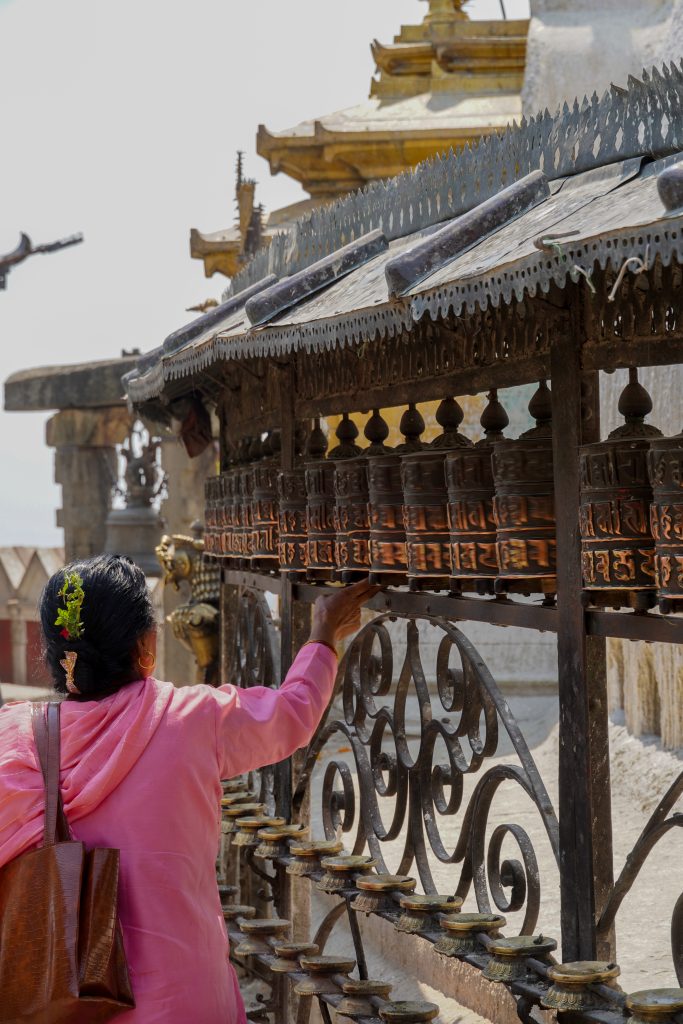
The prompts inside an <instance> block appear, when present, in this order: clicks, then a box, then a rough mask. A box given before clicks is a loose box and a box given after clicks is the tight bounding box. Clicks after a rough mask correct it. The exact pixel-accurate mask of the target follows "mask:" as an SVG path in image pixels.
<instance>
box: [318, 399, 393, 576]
mask: <svg viewBox="0 0 683 1024" xmlns="http://www.w3.org/2000/svg"><path fill="white" fill-rule="evenodd" d="M339 430H340V431H342V433H341V434H340V432H339V431H337V436H338V437H339V439H340V442H342V443H343V444H347V445H351V444H353V441H354V440H355V438H356V436H357V433H358V431H357V428H356V426H355V424H354V423H353V422H352V421H351V420H342V423H341V424H340V428H339ZM388 435H389V428H388V427H387V425H386V423H385V422H384V420H383V419H382V417H381V416H380V413H379V410H378V409H376V410H375V411H374V412H373V415H372V416H371V417H370V419H369V420H368V422H367V424H366V426H365V437H366V439H367V440H368V441H369V442H370V444H369V446H368V447H367V448H366V449H364V451H363V454H362V455H361V456H359V457H358V458H343V457H340V458H338V460H337V461H336V464H335V471H334V493H335V529H336V539H335V545H334V554H335V561H336V563H337V576H338V578H340V579H341V580H342V582H344V583H350V582H351V581H353V580H354V579H357V578H358V577H360V576H365V575H367V573H368V570H369V568H370V519H369V515H368V499H369V491H368V471H369V463H370V462H371V461H372V460H373V459H374V458H375V457H377V456H378V455H383V454H385V453H386V451H387V449H386V448H385V446H384V443H383V442H384V439H385V438H386V437H388ZM340 448H341V444H340ZM334 454H335V453H334V452H331V453H330V458H334Z"/></svg>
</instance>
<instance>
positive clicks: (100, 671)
mask: <svg viewBox="0 0 683 1024" xmlns="http://www.w3.org/2000/svg"><path fill="white" fill-rule="evenodd" d="M70 572H73V573H77V574H78V575H79V576H80V578H81V580H82V585H83V592H84V594H83V602H82V607H81V618H82V625H83V634H82V635H81V636H80V637H79V638H78V639H76V638H75V637H74V638H73V639H69V638H68V637H65V636H63V635H62V630H61V629H60V628H59V625H58V624H57V622H55V619H57V618H58V612H59V609H60V607H61V605H62V603H63V594H62V590H61V588H62V587H63V583H64V579H65V575H66V574H68V573H70ZM40 620H41V625H42V630H43V638H44V645H45V646H44V652H45V661H46V663H47V666H48V668H49V670H50V674H51V676H52V679H53V681H54V686H55V689H56V690H57V691H58V692H59V693H66V692H67V688H66V672H65V671H64V668H63V667H62V665H61V662H62V661H63V660H64V655H65V652H66V651H74V652H75V653H76V655H77V658H76V664H75V666H74V683H75V685H76V687H77V688H78V691H79V693H81V694H83V695H84V696H92V697H96V696H103V695H104V694H107V693H112V692H113V691H115V690H117V689H118V688H119V687H120V686H123V685H125V683H129V682H132V681H133V680H135V679H137V678H138V676H137V675H136V667H135V645H136V641H137V640H138V639H139V638H140V637H142V636H144V634H145V633H147V632H149V631H150V630H152V629H154V626H155V616H154V609H153V608H152V604H151V601H150V598H149V592H148V590H147V581H146V579H145V575H144V573H143V572H142V570H141V569H140V568H139V567H138V566H137V565H135V563H134V562H132V561H130V559H126V558H122V557H121V556H119V555H98V556H97V557H96V558H87V559H83V560H82V561H78V562H73V563H72V564H71V565H68V566H66V567H65V568H64V569H61V570H60V571H59V572H57V573H55V574H54V576H52V577H51V579H50V580H49V581H48V583H47V585H46V587H45V590H44V591H43V595H42V598H41V602H40Z"/></svg>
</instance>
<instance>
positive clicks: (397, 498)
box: [368, 403, 425, 586]
mask: <svg viewBox="0 0 683 1024" xmlns="http://www.w3.org/2000/svg"><path fill="white" fill-rule="evenodd" d="M399 429H400V431H401V433H402V434H403V436H404V438H405V441H404V443H403V444H400V445H397V447H396V448H395V449H394V450H393V451H391V450H390V449H386V454H378V455H376V456H375V457H374V458H373V459H371V460H370V463H369V465H368V491H369V499H370V503H369V512H370V570H371V571H370V581H371V582H372V583H380V584H390V585H392V586H401V585H402V584H404V583H406V582H407V580H408V553H407V549H406V528H405V525H404V522H403V485H402V483H401V456H402V455H406V454H408V453H409V452H416V451H420V450H421V449H422V447H423V445H422V442H421V441H420V435H421V434H422V432H423V431H424V429H425V422H424V420H423V418H422V415H421V414H420V412H419V410H418V409H417V407H416V406H415V404H414V403H411V404H410V405H409V406H408V408H407V409H406V411H405V412H404V413H403V415H402V417H401V422H400V424H399Z"/></svg>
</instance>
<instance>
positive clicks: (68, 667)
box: [59, 651, 81, 693]
mask: <svg viewBox="0 0 683 1024" xmlns="http://www.w3.org/2000/svg"><path fill="white" fill-rule="evenodd" d="M77 657H78V652H77V651H64V657H63V659H62V660H61V661H60V663H59V664H60V665H61V666H62V668H63V669H64V671H65V672H66V688H67V690H68V691H69V693H80V692H81V691H80V690H79V689H78V687H77V686H76V684H75V682H74V669H75V668H76V658H77Z"/></svg>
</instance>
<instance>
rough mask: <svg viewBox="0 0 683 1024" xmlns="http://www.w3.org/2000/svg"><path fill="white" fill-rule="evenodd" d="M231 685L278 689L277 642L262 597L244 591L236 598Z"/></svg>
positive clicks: (278, 645)
mask: <svg viewBox="0 0 683 1024" xmlns="http://www.w3.org/2000/svg"><path fill="white" fill-rule="evenodd" d="M230 678H231V681H232V682H233V683H234V684H235V686H240V687H242V688H246V687H249V686H279V683H280V641H279V636H278V631H277V627H276V625H275V622H274V621H273V616H272V614H271V611H270V607H269V605H268V602H267V600H266V598H265V597H264V595H263V594H260V593H258V592H257V591H254V590H245V591H244V592H243V593H242V594H241V595H240V600H239V606H238V612H237V622H236V627H235V643H234V646H233V655H232V666H231V673H230Z"/></svg>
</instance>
